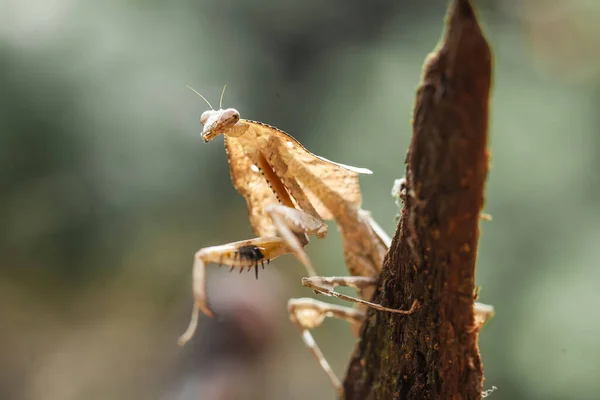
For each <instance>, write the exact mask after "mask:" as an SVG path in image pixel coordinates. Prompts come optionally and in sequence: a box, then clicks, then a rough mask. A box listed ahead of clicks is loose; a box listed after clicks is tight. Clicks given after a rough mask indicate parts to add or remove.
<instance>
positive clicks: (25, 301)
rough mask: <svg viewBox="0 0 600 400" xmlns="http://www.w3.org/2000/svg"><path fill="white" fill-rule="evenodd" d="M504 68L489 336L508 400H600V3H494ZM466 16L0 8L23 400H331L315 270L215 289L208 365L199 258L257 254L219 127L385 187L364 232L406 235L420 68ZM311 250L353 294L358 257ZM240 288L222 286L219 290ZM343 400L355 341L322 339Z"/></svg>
mask: <svg viewBox="0 0 600 400" xmlns="http://www.w3.org/2000/svg"><path fill="white" fill-rule="evenodd" d="M475 3H476V4H477V5H478V6H479V7H478V8H479V15H480V18H481V20H482V25H483V27H484V30H485V32H486V35H487V37H488V39H489V41H490V42H491V45H492V46H493V51H494V55H495V71H494V88H493V98H492V103H491V107H492V115H491V117H492V119H491V125H490V148H491V151H492V168H491V171H490V175H489V180H488V184H487V189H486V198H487V203H486V210H485V211H486V212H489V213H491V214H492V215H493V217H494V219H493V221H492V222H482V236H481V242H480V249H479V261H478V267H477V283H478V284H479V285H481V286H482V290H481V296H480V300H481V301H483V302H485V303H489V304H493V305H494V306H495V307H496V312H497V315H496V317H495V319H493V320H492V321H491V322H490V323H489V324H488V325H487V326H486V327H485V328H484V330H483V332H482V334H481V336H480V345H481V351H482V357H483V361H484V364H485V374H486V382H485V388H486V389H489V388H490V387H491V386H496V387H497V388H498V390H496V391H495V392H494V393H493V394H492V395H491V396H490V398H492V399H498V400H501V399H545V400H547V399H596V398H598V393H599V392H600V381H599V380H598V376H600V346H599V345H598V343H597V338H598V336H597V335H598V334H599V333H600V317H599V316H598V315H599V314H598V311H597V307H598V305H599V304H600V290H599V289H598V282H600V268H598V266H599V260H598V258H599V255H600V246H599V244H600V213H599V212H598V210H599V206H598V204H599V195H600V175H599V174H598V173H597V172H598V169H599V168H600V162H599V160H600V157H599V156H600V154H599V153H600V135H599V134H598V132H597V128H596V127H597V126H598V123H599V119H600V113H599V112H598V110H599V109H600V91H599V89H600V53H599V52H598V50H597V49H598V45H599V44H600V40H599V39H600V3H598V2H594V1H584V0H576V1H559V0H526V1H518V0H507V1H504V2H495V1H491V0H490V1H484V0H481V1H476V2H475ZM446 4H447V2H446V1H442V0H436V1H434V0H432V1H427V2H417V1H409V0H404V1H390V0H387V1H383V0H371V1H366V0H362V1H356V0H344V1H342V0H330V1H325V2H323V1H316V0H302V1H267V0H256V1H253V2H246V1H241V0H237V1H234V0H229V1H225V0H222V1H217V0H198V1H191V0H176V1H171V2H158V1H116V0H109V1H105V2H93V1H75V0H54V1H47V0H23V1H16V0H15V1H10V0H9V1H7V0H3V1H1V2H0V88H1V89H0V105H1V107H0V271H1V274H0V398H1V399H11V400H12V399H61V400H71V399H193V398H200V399H229V398H240V399H262V398H264V399H306V398H315V399H330V398H333V396H334V392H333V389H332V387H331V385H330V383H329V381H328V380H327V378H326V375H325V374H324V373H323V372H322V371H321V370H320V369H319V367H318V365H317V363H316V362H315V361H314V360H313V359H312V357H311V355H310V354H309V352H308V351H306V349H305V348H304V345H303V344H302V341H301V339H300V337H299V335H298V334H297V331H296V329H295V328H294V327H293V326H292V325H291V324H290V323H289V322H288V319H287V314H286V301H287V299H288V298H289V297H293V296H294V297H298V296H302V297H304V296H311V295H312V292H311V291H310V290H307V289H304V288H302V287H301V285H300V278H301V277H302V276H303V275H304V270H303V268H302V267H301V265H300V264H299V262H298V261H296V260H295V259H294V258H293V257H284V258H281V259H279V260H277V262H274V263H272V264H271V265H270V266H269V267H268V268H267V269H266V270H265V271H264V272H263V273H262V276H261V277H260V279H259V280H258V281H255V280H254V275H253V273H247V274H241V275H239V274H237V273H236V274H231V275H229V274H227V273H226V271H220V270H218V269H217V268H211V280H210V282H209V287H210V288H211V294H212V295H213V300H214V303H215V308H216V309H217V310H218V311H220V312H222V313H223V314H224V315H226V316H228V317H229V318H228V320H227V321H228V322H227V321H225V322H222V323H218V322H215V321H214V320H208V319H202V320H201V323H200V324H201V329H202V331H201V332H200V333H199V335H198V336H197V338H196V339H195V340H194V343H191V344H190V345H189V346H186V347H184V348H183V349H180V348H179V347H178V346H177V344H176V339H177V337H178V335H179V334H181V333H182V332H183V330H184V329H185V327H186V326H187V323H188V318H189V313H190V310H191V282H190V277H191V263H192V257H193V254H194V252H195V251H196V250H198V249H199V248H201V247H206V246H210V245H216V244H222V243H227V242H230V241H235V240H242V239H246V238H249V237H251V235H252V232H251V229H250V226H249V222H248V218H247V209H246V205H245V202H244V200H243V199H242V198H241V197H240V196H239V195H238V194H237V192H235V190H234V189H233V187H232V186H231V183H230V180H229V172H228V166H227V162H226V158H225V154H224V150H223V146H222V138H219V139H217V140H215V141H214V142H211V143H210V144H208V145H205V144H203V143H202V141H201V140H200V137H199V133H200V131H201V126H200V123H199V117H200V114H201V113H202V111H204V110H205V109H206V108H207V106H206V104H205V103H204V102H203V101H202V100H201V99H200V98H198V96H196V95H195V94H193V93H192V92H190V91H189V90H188V89H186V85H188V84H189V85H191V86H193V87H194V88H196V89H197V90H198V91H200V92H201V93H202V94H204V95H205V96H206V97H207V98H208V99H209V100H210V101H211V102H212V103H213V105H215V106H216V103H217V104H218V99H219V95H220V93H221V89H222V88H223V85H224V84H227V85H228V86H227V91H226V92H225V97H224V102H223V105H224V106H225V107H235V108H237V109H238V110H239V111H240V112H241V114H242V117H244V118H248V119H253V120H258V121H263V122H266V123H269V124H271V125H274V126H277V127H279V128H281V129H283V130H285V131H286V132H289V133H290V134H292V135H293V136H294V137H296V138H297V139H299V140H300V141H301V142H302V143H303V144H304V145H305V146H306V147H307V148H308V149H310V150H311V151H313V152H315V153H316V154H319V155H322V156H324V157H327V158H329V159H332V160H335V161H338V162H342V163H346V164H350V165H356V166H361V167H367V168H370V169H371V170H373V171H374V175H372V176H363V177H362V178H361V187H362V189H363V194H364V195H363V198H364V201H363V204H364V205H363V208H365V209H368V210H371V211H372V212H373V214H374V216H375V218H376V219H377V220H378V221H379V223H380V224H381V225H382V226H383V227H384V228H385V229H386V231H388V232H389V233H390V234H391V233H393V231H394V229H395V225H396V222H395V220H394V217H395V216H396V214H397V209H396V206H395V205H394V201H393V200H392V198H391V196H390V189H391V186H392V182H393V180H394V178H396V177H399V176H401V175H402V174H403V173H404V166H403V162H404V157H405V154H406V150H407V147H408V143H409V140H410V136H411V127H410V118H411V112H412V104H413V101H414V95H415V89H416V87H417V84H418V81H419V76H420V71H421V65H422V63H423V60H424V58H425V57H426V55H427V54H428V53H429V52H430V51H431V50H432V49H433V48H434V46H435V45H436V43H437V41H438V39H439V37H440V34H441V29H442V18H443V16H444V13H445V10H446ZM330 227H331V228H332V229H330V234H329V236H328V237H327V238H326V239H325V240H321V241H317V240H313V241H312V242H311V244H310V245H309V247H308V248H307V251H308V254H309V256H310V257H311V258H312V260H313V263H314V265H315V266H316V267H317V269H318V271H319V272H320V273H322V274H323V275H342V274H344V273H345V267H344V265H343V259H342V252H341V244H340V240H339V236H338V234H337V232H336V230H335V228H334V227H333V225H332V224H330ZM217 271H218V272H217ZM314 334H315V337H316V340H317V341H318V342H319V343H320V344H321V346H322V348H323V350H324V352H325V354H326V355H327V357H328V358H329V360H330V362H331V363H332V365H333V367H334V369H335V371H336V372H337V373H338V374H339V375H340V376H343V375H344V374H345V368H346V363H347V361H348V359H349V354H350V352H351V350H352V348H353V343H354V338H353V337H352V335H351V333H350V330H349V329H348V327H347V326H346V325H345V323H343V322H341V321H334V320H331V321H326V323H325V325H324V327H323V328H321V329H319V330H317V331H316V332H315V333H314Z"/></svg>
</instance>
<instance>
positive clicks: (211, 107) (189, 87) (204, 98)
mask: <svg viewBox="0 0 600 400" xmlns="http://www.w3.org/2000/svg"><path fill="white" fill-rule="evenodd" d="M186 86H187V88H188V89H190V90H191V91H192V92H194V93H196V94H197V95H198V96H200V97H202V100H204V101H205V102H206V104H208V106H209V107H210V109H211V110H214V108H213V106H211V105H210V103H209V102H208V100H206V97H204V96H202V95H201V94H200V93H198V91H197V90H196V89H194V88H193V87H191V86H189V85H186ZM226 86H227V85H226ZM223 91H225V89H223ZM221 100H223V95H222V94H221Z"/></svg>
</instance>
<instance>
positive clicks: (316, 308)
mask: <svg viewBox="0 0 600 400" xmlns="http://www.w3.org/2000/svg"><path fill="white" fill-rule="evenodd" d="M288 312H289V317H290V320H291V321H292V322H293V323H294V324H295V325H296V326H297V327H298V329H300V334H301V335H302V341H303V342H304V344H305V345H306V347H308V349H309V350H310V352H311V353H312V355H313V356H314V357H315V358H316V359H317V361H318V362H319V364H320V365H321V368H323V370H324V371H325V373H326V374H327V376H328V377H329V379H330V380H331V383H332V384H333V386H334V388H335V390H336V392H337V395H338V398H340V399H341V398H343V393H344V388H343V386H342V383H341V381H340V379H339V378H338V377H337V375H336V374H335V372H333V370H332V369H331V366H330V365H329V362H327V359H326V358H325V356H324V355H323V352H322V351H321V349H320V348H319V345H317V343H316V342H315V339H314V338H313V336H312V334H311V333H310V331H311V330H312V329H315V328H317V327H319V326H320V325H321V324H322V323H323V321H324V320H325V318H327V317H334V318H339V319H343V320H345V321H348V322H349V323H351V324H352V325H355V326H360V324H362V321H363V320H364V318H365V314H364V311H361V310H357V309H354V308H350V307H344V306H338V305H335V304H328V303H324V302H322V301H318V300H314V299H311V298H300V299H290V300H289V301H288Z"/></svg>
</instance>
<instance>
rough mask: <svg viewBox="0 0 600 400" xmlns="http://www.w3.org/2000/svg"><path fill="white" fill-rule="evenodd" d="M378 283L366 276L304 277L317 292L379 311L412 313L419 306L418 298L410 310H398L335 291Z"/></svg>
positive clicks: (304, 281) (303, 279) (304, 283)
mask: <svg viewBox="0 0 600 400" xmlns="http://www.w3.org/2000/svg"><path fill="white" fill-rule="evenodd" d="M376 283H377V280H376V279H375V278H371V277H364V276H333V277H324V276H312V277H309V278H302V285H304V286H306V287H309V288H311V289H312V290H314V291H315V292H316V293H320V294H323V295H325V296H333V297H337V298H338V299H342V300H346V301H350V302H353V303H357V304H363V305H365V306H367V307H371V308H374V309H376V310H379V311H387V312H391V313H395V314H402V315H410V314H412V313H413V312H414V311H415V310H416V309H417V308H418V305H419V302H418V301H417V300H415V301H413V304H412V306H411V308H410V309H409V310H398V309H395V308H389V307H384V306H382V305H381V304H377V303H372V302H370V301H367V300H363V299H359V298H357V297H352V296H348V295H345V294H343V293H339V292H336V291H335V287H336V286H349V287H353V288H356V289H359V290H361V289H364V288H366V287H368V286H374V285H375V284H376Z"/></svg>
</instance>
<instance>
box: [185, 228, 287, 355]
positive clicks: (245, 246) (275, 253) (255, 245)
mask: <svg viewBox="0 0 600 400" xmlns="http://www.w3.org/2000/svg"><path fill="white" fill-rule="evenodd" d="M289 253H291V249H290V248H289V247H288V245H287V243H286V241H285V240H284V239H283V238H280V237H277V236H273V237H264V238H255V239H249V240H242V241H239V242H233V243H229V244H224V245H221V246H213V247H206V248H204V249H201V250H199V251H198V252H197V253H196V255H195V256H194V266H193V271H192V275H193V279H192V288H193V293H194V307H193V310H192V317H191V320H190V324H189V326H188V328H187V330H186V331H185V333H184V334H183V335H181V337H180V338H179V341H178V342H179V344H180V345H184V344H185V343H186V342H187V341H189V340H190V339H191V338H192V336H193V335H194V332H195V330H196V326H197V324H198V313H199V312H200V311H202V312H203V313H204V314H206V315H208V316H209V317H214V316H215V313H214V312H213V311H212V310H211V308H210V307H209V305H208V297H207V291H206V266H207V265H208V264H210V263H218V264H219V265H228V266H230V267H231V270H232V269H234V268H240V270H243V269H244V268H248V269H251V268H253V267H254V269H255V273H256V276H258V265H259V264H260V265H263V263H264V262H267V263H269V262H270V261H271V260H273V259H275V258H277V257H279V256H281V255H283V254H289ZM231 270H230V271H231Z"/></svg>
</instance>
